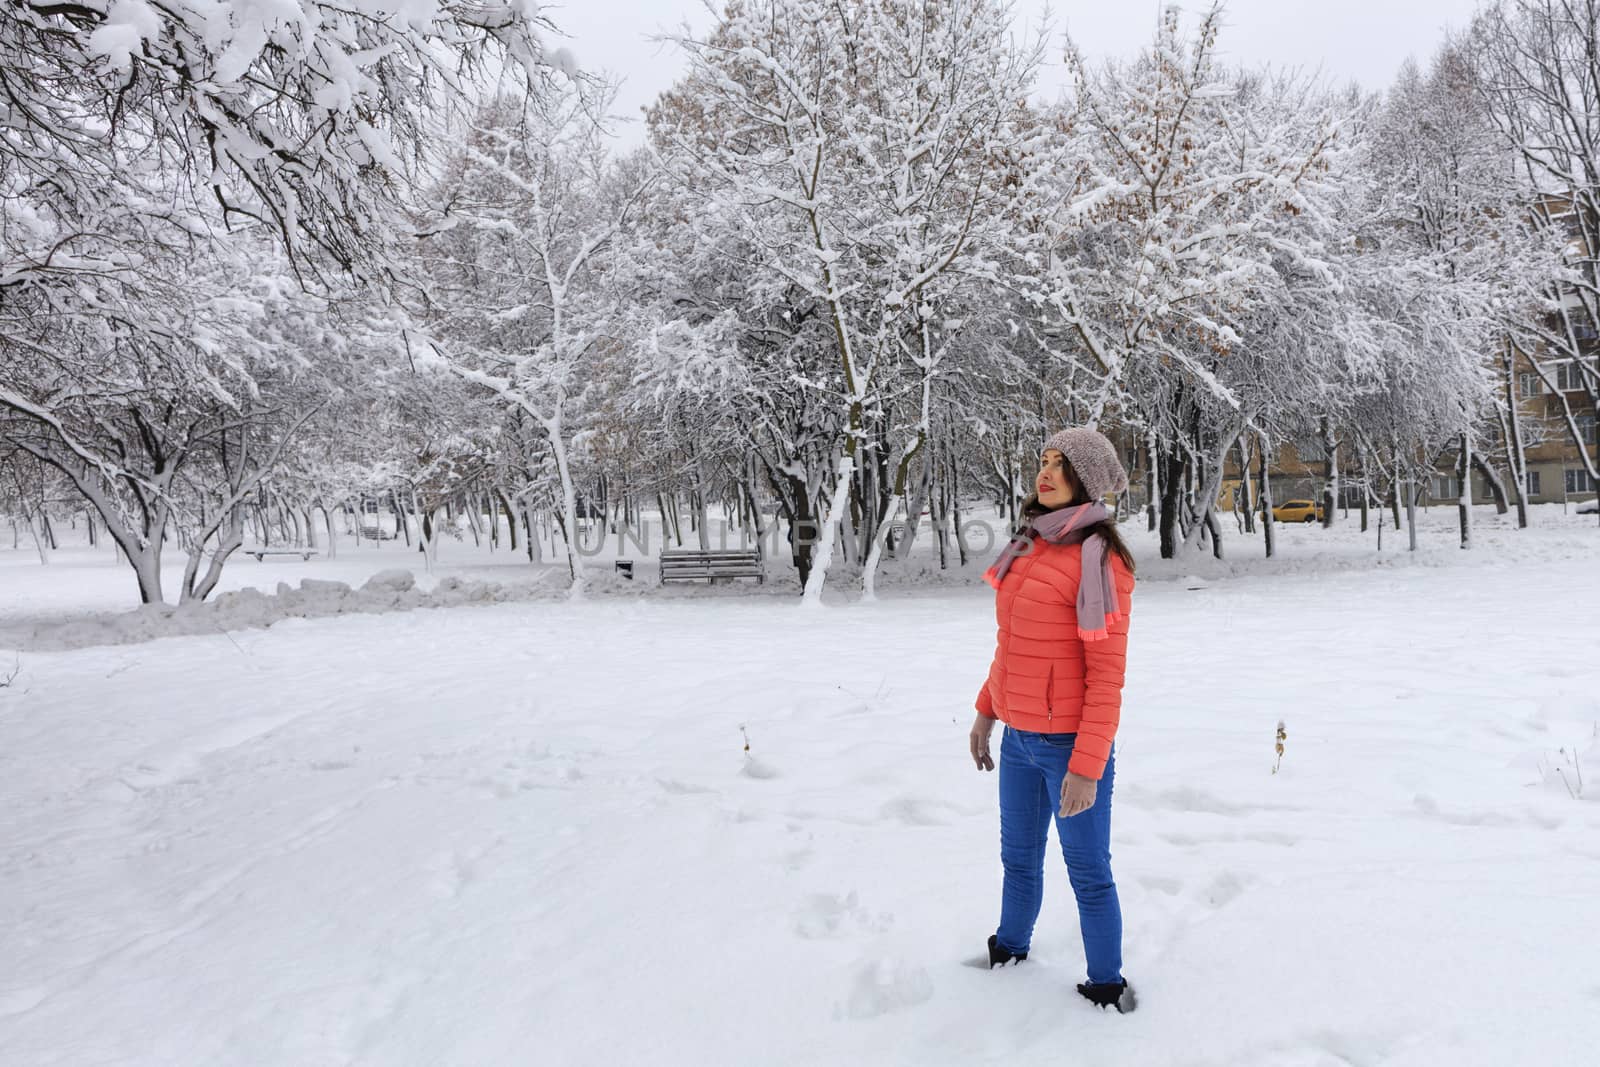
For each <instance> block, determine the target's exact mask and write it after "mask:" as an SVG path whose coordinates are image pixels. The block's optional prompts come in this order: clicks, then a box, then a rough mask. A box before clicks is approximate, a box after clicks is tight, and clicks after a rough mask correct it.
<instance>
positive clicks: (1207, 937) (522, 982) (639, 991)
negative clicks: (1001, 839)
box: [0, 510, 1600, 1067]
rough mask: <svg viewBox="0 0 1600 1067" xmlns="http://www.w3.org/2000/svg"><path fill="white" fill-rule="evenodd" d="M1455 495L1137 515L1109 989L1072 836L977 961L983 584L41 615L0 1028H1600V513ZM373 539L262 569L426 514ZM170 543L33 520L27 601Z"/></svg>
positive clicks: (61, 1050) (575, 1042)
mask: <svg viewBox="0 0 1600 1067" xmlns="http://www.w3.org/2000/svg"><path fill="white" fill-rule="evenodd" d="M1450 519H1451V516H1450V515H1449V514H1448V513H1447V512H1445V511H1442V510H1441V511H1435V512H1434V513H1433V514H1432V515H1431V516H1430V517H1429V525H1428V527H1427V529H1426V530H1425V533H1426V535H1427V544H1428V548H1427V551H1426V552H1424V553H1422V554H1421V556H1420V558H1411V557H1409V556H1408V555H1407V554H1406V553H1404V552H1403V551H1399V550H1400V549H1402V548H1403V540H1402V539H1399V538H1395V537H1394V535H1393V534H1392V532H1391V533H1388V534H1386V535H1385V536H1386V548H1385V553H1384V559H1385V562H1384V563H1382V564H1379V563H1377V562H1376V557H1375V554H1374V553H1373V552H1372V546H1371V542H1370V535H1368V538H1367V539H1363V538H1361V537H1360V535H1358V534H1357V533H1355V532H1354V530H1353V524H1351V525H1350V526H1347V527H1342V528H1340V529H1336V530H1335V531H1332V532H1328V531H1321V530H1287V531H1285V532H1284V533H1285V536H1284V556H1283V558H1282V560H1280V561H1278V562H1275V563H1273V564H1271V565H1266V564H1263V563H1262V562H1261V561H1259V560H1254V561H1253V562H1252V560H1253V557H1255V556H1258V555H1259V546H1258V545H1257V544H1256V543H1254V542H1253V541H1252V542H1249V543H1246V542H1243V541H1240V540H1238V539H1235V540H1234V541H1233V542H1232V543H1231V545H1230V548H1231V549H1232V550H1233V554H1234V555H1235V556H1236V557H1238V559H1239V561H1240V562H1238V563H1235V564H1230V565H1228V566H1226V567H1224V566H1219V565H1217V564H1215V563H1212V562H1204V561H1194V560H1191V561H1187V562H1186V563H1184V564H1182V565H1174V564H1164V563H1161V562H1160V561H1155V560H1152V559H1151V557H1152V556H1153V554H1154V553H1153V552H1152V551H1151V546H1150V544H1149V542H1148V541H1147V540H1144V539H1141V540H1140V542H1139V546H1138V548H1139V551H1140V554H1141V558H1142V559H1144V560H1146V561H1147V562H1146V563H1145V565H1144V573H1145V577H1144V580H1143V582H1142V584H1141V586H1140V589H1139V592H1138V594H1137V596H1136V602H1135V614H1134V624H1133V626H1134V628H1133V635H1132V646H1131V653H1130V665H1129V683H1128V688H1127V692H1126V694H1125V712H1124V727H1123V731H1122V735H1121V739H1120V741H1119V745H1120V748H1119V757H1118V782H1117V795H1116V804H1115V811H1116V816H1115V831H1114V833H1115V850H1116V861H1115V865H1116V869H1117V872H1118V878H1119V883H1120V888H1121V891H1122V900H1123V910H1124V914H1125V919H1126V955H1127V973H1128V975H1129V976H1130V977H1131V978H1132V980H1133V981H1134V983H1135V984H1136V985H1137V986H1138V988H1139V991H1140V994H1141V1008H1140V1011H1139V1012H1138V1013H1137V1014H1135V1015H1131V1016H1126V1017H1118V1016H1114V1015H1113V1016H1105V1015H1102V1014H1100V1013H1098V1012H1096V1011H1095V1010H1094V1009H1093V1008H1091V1007H1089V1006H1088V1005H1087V1004H1085V1003H1083V1002H1082V1001H1080V1000H1079V998H1077V997H1076V995H1075V994H1074V993H1073V991H1072V985H1073V983H1074V982H1075V981H1077V980H1080V979H1081V970H1082V957H1081V947H1080V945H1079V941H1078V934H1077V930H1076V922H1075V916H1074V913H1073V909H1072V906H1071V897H1070V890H1069V888H1068V886H1067V883H1066V878H1065V872H1064V870H1063V869H1062V868H1061V866H1060V864H1059V862H1054V863H1053V864H1052V865H1051V867H1050V868H1049V873H1048V882H1049V885H1048V895H1047V899H1046V904H1045V910H1044V914H1043V916H1042V917H1041V923H1040V929H1039V932H1038V935H1037V936H1036V939H1035V942H1034V948H1033V954H1032V958H1031V959H1030V960H1029V962H1028V963H1027V964H1026V965H1024V966H1022V967H1019V968H1015V969H1008V970H1005V971H1000V972H989V971H986V970H981V969H977V968H973V967H970V966H967V965H966V963H965V961H968V960H970V959H972V958H973V957H974V956H976V955H977V954H978V953H979V952H980V951H981V950H982V947H983V941H984V938H985V937H986V936H987V935H988V934H989V933H990V932H992V930H993V928H994V922H995V919H996V917H997V909H998V893H999V881H1000V872H999V859H998V828H997V816H996V811H995V796H994V789H995V780H994V778H993V777H992V776H986V775H980V774H979V773H977V772H976V771H974V770H973V769H972V767H971V763H970V760H969V759H968V758H967V755H966V732H967V728H968V726H969V725H970V722H971V716H972V713H971V700H972V697H973V695H974V693H975V692H976V689H977V686H978V684H979V682H980V680H981V678H982V677H983V673H984V669H985V667H986V665H987V661H988V657H989V654H990V652H991V650H992V647H993V646H992V642H993V620H992V615H991V611H992V607H991V604H992V600H991V596H992V595H991V594H989V592H988V590H987V589H985V588H983V587H981V586H973V585H970V584H969V585H966V586H937V585H929V586H928V587H926V588H917V589H914V590H913V589H907V588H905V587H904V585H902V586H900V587H895V586H894V585H893V584H892V583H888V584H890V587H889V588H888V589H886V591H885V592H884V594H883V597H882V599H881V600H880V602H878V603H876V604H871V605H861V604H855V603H851V602H849V598H848V597H847V596H846V595H844V594H842V593H841V594H840V595H838V596H836V597H835V600H834V606H833V607H832V608H830V610H826V611H822V612H805V611H802V610H800V608H799V607H798V605H797V604H796V603H795V602H794V600H795V598H794V597H793V594H792V590H786V589H783V588H781V583H769V585H768V586H767V587H765V588H763V589H759V590H757V589H754V588H750V587H739V588H738V589H735V588H734V587H725V588H719V589H717V590H715V591H706V592H704V593H699V592H696V591H689V590H680V591H678V592H675V593H674V594H673V595H671V596H666V597H661V596H658V595H656V594H655V593H654V592H653V591H652V590H651V588H650V586H649V584H648V583H644V584H642V585H638V584H636V585H635V586H634V587H632V588H630V589H627V590H624V591H616V590H613V588H612V587H611V586H609V585H608V586H607V587H606V588H604V589H602V590H600V591H599V592H598V594H597V595H595V596H592V597H591V598H590V599H588V600H587V601H585V602H581V603H567V602H565V601H562V600H529V601H525V602H520V603H503V604H497V605H490V606H479V607H462V608H448V609H442V610H434V611H412V612H406V613H393V614H355V615H343V616H339V617H334V618H319V619H296V618H291V619H288V620H287V621H283V622H279V623H277V624H276V625H273V626H271V627H270V628H269V629H248V630H239V631H233V632H228V633H223V632H218V633H214V634H206V635H197V636H184V637H171V638H164V639H160V640H151V641H145V642H142V643H137V644H126V645H117V646H96V647H86V648H81V649H77V650H73V651H47V650H40V649H37V648H33V647H31V646H30V647H29V648H28V649H27V650H24V651H22V652H20V653H18V654H15V655H16V662H17V663H19V664H20V667H19V669H18V672H17V674H16V676H15V678H14V679H13V680H12V681H11V683H10V685H9V686H7V687H4V688H0V903H3V904H4V907H5V913H6V917H5V920H4V922H3V923H0V1064H4V1065H5V1067H49V1065H63V1067H67V1065H70V1067H85V1065H92V1064H148V1065H162V1067H171V1065H179V1064H181V1065H189V1064H194V1065H205V1067H223V1065H235V1064H238V1065H245V1064H249V1065H266V1064H272V1065H279V1064H282V1065H295V1067H305V1065H323V1064H362V1065H389V1064H395V1065H419V1067H420V1065H430V1067H431V1065H441V1064H452V1065H453V1064H462V1065H473V1067H485V1065H499V1064H508V1065H509V1064H516V1065H521V1064H534V1063H536V1064H541V1065H543V1064H552V1065H554V1064H591V1063H592V1064H618V1063H622V1064H655V1063H662V1064H677V1063H684V1064H708V1063H715V1064H721V1063H739V1064H745V1063H750V1064H756V1063H759V1064H817V1063H862V1064H884V1063H907V1064H910V1063H916V1064H942V1063H950V1064H970V1063H981V1062H1002V1061H1004V1062H1016V1061H1017V1060H1018V1059H1019V1058H1020V1057H1028V1058H1038V1057H1048V1058H1050V1059H1052V1060H1058V1059H1069V1058H1070V1059H1071V1060H1073V1061H1075V1062H1082V1063H1098V1064H1140V1065H1145V1064H1156V1065H1166V1064H1196V1065H1198V1064H1215V1065H1219V1067H1220V1065H1229V1067H1233V1065H1262V1067H1269V1065H1270V1067H1279V1065H1288V1067H1319V1065H1323V1064H1328V1065H1333V1064H1363V1065H1376V1064H1385V1065H1400V1064H1414V1065H1429V1067H1432V1065H1441V1064H1449V1065H1452V1067H1454V1065H1468V1064H1495V1065H1497V1067H1498V1065H1505V1064H1522V1063H1528V1064H1534V1063H1539V1064H1545V1063H1548V1064H1582V1063H1589V1062H1594V1060H1595V1057H1596V1055H1597V1050H1600V949H1597V945H1596V939H1595V933H1594V916H1595V909H1596V904H1597V901H1600V803H1597V800H1600V736H1597V733H1596V731H1597V729H1600V726H1597V724H1600V662H1597V659H1596V651H1595V650H1596V647H1597V644H1600V567H1597V566H1596V564H1597V563H1600V533H1597V532H1596V530H1595V529H1594V527H1593V526H1592V525H1590V524H1591V523H1592V522H1593V516H1589V517H1587V518H1584V519H1580V518H1578V517H1577V516H1571V517H1568V518H1566V519H1563V518H1562V517H1561V516H1560V515H1559V511H1555V512H1553V513H1544V512H1541V514H1540V515H1539V516H1538V520H1537V521H1538V522H1539V524H1540V525H1539V527H1538V528H1536V529H1534V530H1531V531H1523V532H1516V531H1511V530H1508V529H1505V528H1504V527H1503V525H1502V524H1499V523H1497V522H1495V521H1494V520H1490V519H1488V518H1487V517H1485V518H1484V519H1483V520H1482V521H1481V522H1480V529H1479V547H1478V549H1476V550H1475V551H1474V552H1471V553H1462V552H1460V551H1459V550H1457V549H1455V548H1454V545H1453V541H1452V540H1451V539H1450V533H1449V528H1448V524H1449V521H1450ZM384 553H388V554H387V555H385V554H384ZM373 555H374V556H379V557H382V558H376V559H367V558H366V557H364V556H361V555H359V554H357V553H354V552H343V553H341V558H340V560H338V561H313V562H312V563H310V564H302V563H301V562H300V561H298V560H295V561H293V563H291V564H284V563H265V564H257V563H256V562H255V561H254V560H246V561H242V562H240V563H239V564H237V565H235V566H233V567H230V573H229V579H228V581H229V582H231V583H233V584H232V585H231V586H230V588H238V587H240V586H241V585H242V584H244V582H245V581H246V580H247V579H249V578H250V577H251V575H252V573H260V574H261V575H262V576H263V577H265V578H267V580H268V581H269V582H270V583H274V584H275V583H276V582H277V581H278V580H285V581H289V582H291V583H292V582H294V581H297V580H298V579H299V578H302V577H307V576H309V577H314V578H338V579H340V580H345V581H349V582H351V583H352V584H359V583H360V582H361V581H362V580H364V578H365V576H367V575H369V574H371V573H373V572H375V571H377V570H379V569H382V568H384V567H392V566H395V565H396V564H397V563H399V562H400V559H401V557H403V556H404V553H403V551H401V552H394V551H393V549H392V546H391V547H386V548H385V549H383V550H379V551H377V552H375V553H373ZM501 558H502V560H503V561H504V562H501V563H494V562H493V561H485V560H482V559H477V558H473V557H469V555H468V554H467V552H466V550H464V549H463V550H460V551H459V554H458V555H456V556H454V557H453V556H452V555H451V553H450V551H449V550H448V549H447V551H446V554H445V557H444V558H443V559H442V560H441V566H440V568H439V571H438V572H437V573H436V575H435V576H434V580H437V579H438V578H439V577H441V576H443V577H448V576H450V575H451V574H456V575H457V576H463V575H467V573H468V571H469V570H470V572H471V576H478V577H484V576H486V575H487V573H488V571H489V570H490V569H493V568H505V569H506V575H507V576H508V577H509V575H510V573H511V572H512V570H513V569H514V565H513V564H511V563H510V562H509V558H508V557H506V556H505V554H503V553H502V557H501ZM1416 564H1424V565H1416ZM402 565H403V564H402ZM523 567H524V568H525V567H526V565H525V564H524V565H523ZM452 568H459V569H460V570H459V571H456V570H452ZM47 572H48V573H47ZM969 580H970V576H969ZM424 584H425V585H426V584H431V583H430V581H429V580H426V579H425V580H424ZM775 586H777V588H775ZM132 590H133V585H132V580H131V577H130V576H129V575H128V574H127V573H126V571H125V569H121V568H116V567H113V566H111V565H110V564H109V563H108V562H107V561H106V560H105V559H103V558H100V559H95V558H91V557H89V556H87V555H84V556H78V557H74V556H73V554H72V553H70V552H69V553H63V554H62V556H61V557H58V559H57V561H56V562H55V563H52V564H51V565H50V567H40V566H39V565H38V564H37V562H36V560H34V561H31V562H30V560H29V557H28V556H27V554H26V553H25V552H18V553H10V554H4V553H0V626H4V625H6V624H8V623H9V625H11V627H12V630H11V631H10V632H11V633H13V634H24V635H30V634H36V633H37V632H38V631H39V627H40V625H41V622H42V620H46V619H47V618H53V619H54V620H55V621H56V622H60V621H61V620H62V619H69V618H72V617H75V616H76V615H78V614H81V613H83V612H88V611H100V610H113V609H117V608H119V607H123V606H125V605H126V604H127V603H128V602H129V600H130V599H131V596H132ZM623 592H626V595H622V593H623ZM18 644H21V642H14V643H13V647H15V646H16V645H18ZM4 649H5V644H4V641H3V639H0V680H4V679H5V677H6V676H7V675H8V674H9V673H10V672H11V670H12V667H11V663H12V662H13V653H9V652H5V651H4ZM1279 719H1282V720H1283V721H1284V723H1285V725H1286V728H1287V732H1288V740H1287V746H1286V747H1287V751H1286V754H1285V756H1284V759H1283V764H1282V769H1281V771H1280V772H1279V773H1278V774H1276V775H1274V774H1272V773H1270V772H1271V769H1272V763H1273V758H1274V757H1273V751H1272V747H1273V732H1274V728H1275V726H1276V725H1277V723H1278V721H1279ZM747 738H748V743H749V751H748V752H746V750H745V744H746V739H747ZM1580 771H1581V773H1582V775H1583V779H1584V785H1583V789H1582V792H1581V795H1577V796H1575V795H1574V793H1576V792H1578V781H1577V776H1578V774H1579V772H1580Z"/></svg>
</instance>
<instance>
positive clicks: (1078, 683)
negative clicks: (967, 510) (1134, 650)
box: [977, 540, 1133, 781]
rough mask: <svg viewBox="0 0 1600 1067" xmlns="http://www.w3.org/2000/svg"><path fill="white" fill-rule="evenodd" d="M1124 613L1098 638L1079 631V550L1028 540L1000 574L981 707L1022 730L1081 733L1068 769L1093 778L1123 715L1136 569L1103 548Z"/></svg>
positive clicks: (984, 712) (1102, 768) (1097, 775)
mask: <svg viewBox="0 0 1600 1067" xmlns="http://www.w3.org/2000/svg"><path fill="white" fill-rule="evenodd" d="M1107 555H1108V556H1109V558H1110V560H1111V574H1112V576H1113V579H1114V580H1115V582H1116V586H1117V600H1118V601H1119V606H1120V610H1121V617H1120V618H1118V619H1117V620H1116V621H1114V622H1109V623H1108V625H1107V636H1106V638H1105V639H1104V640H1099V641H1084V640H1083V639H1082V638H1080V637H1079V636H1078V613H1077V610H1076V604H1077V602H1078V579H1079V576H1080V575H1081V574H1082V573H1083V546H1082V545H1081V544H1077V545H1057V544H1051V543H1050V542H1048V541H1044V540H1038V541H1035V542H1034V545H1033V550H1032V551H1031V552H1029V553H1027V554H1026V555H1022V556H1018V557H1017V558H1016V559H1015V560H1013V561H1012V563H1011V568H1010V569H1009V570H1008V571H1006V576H1005V577H1004V578H1003V579H1001V582H1000V588H999V591H998V592H997V593H996V594H995V604H994V613H995V618H996V620H997V621H998V622H999V624H1000V635H999V641H998V644H997V646H996V648H995V651H994V662H993V663H992V664H990V666H989V678H988V680H987V681H986V682H984V684H983V688H982V689H981V690H979V691H978V701H977V708H978V713H979V714H981V715H986V716H988V717H989V718H991V719H999V720H1000V721H1001V722H1004V723H1008V724H1010V725H1011V726H1014V727H1016V728H1017V729H1019V730H1032V731H1033V732H1035V733H1042V734H1071V733H1075V734H1077V735H1078V738H1077V741H1076V742H1075V743H1074V744H1073V746H1072V758H1071V760H1069V761H1068V763H1067V770H1068V771H1070V772H1071V773H1073V774H1081V775H1083V776H1084V777H1085V778H1093V779H1095V780H1097V781H1098V780H1099V778H1100V775H1101V774H1102V773H1104V771H1105V768H1106V760H1107V759H1109V758H1110V756H1111V742H1112V741H1113V740H1114V739H1115V738H1116V736H1117V722H1118V720H1119V719H1120V718H1121V717H1122V680H1123V673H1124V667H1125V665H1126V661H1127V655H1128V618H1129V615H1130V614H1131V613H1132V611H1133V575H1132V574H1131V573H1130V572H1129V571H1128V567H1127V564H1125V563H1123V562H1122V559H1121V558H1120V557H1119V556H1117V554H1116V553H1114V552H1111V551H1110V550H1109V549H1108V550H1107Z"/></svg>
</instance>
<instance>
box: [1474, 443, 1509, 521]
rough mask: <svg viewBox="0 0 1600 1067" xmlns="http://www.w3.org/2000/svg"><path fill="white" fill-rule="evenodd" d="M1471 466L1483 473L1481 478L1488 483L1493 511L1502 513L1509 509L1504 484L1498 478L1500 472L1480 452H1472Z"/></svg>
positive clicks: (1497, 513)
mask: <svg viewBox="0 0 1600 1067" xmlns="http://www.w3.org/2000/svg"><path fill="white" fill-rule="evenodd" d="M1472 466H1473V468H1474V469H1476V470H1477V471H1478V472H1479V473H1481V474H1482V475H1483V480H1484V481H1486V482H1488V483H1489V493H1490V495H1492V496H1493V497H1494V513H1495V514H1496V515H1504V514H1505V513H1506V512H1508V511H1510V510H1511V505H1510V504H1509V503H1508V502H1507V500H1506V486H1505V482H1504V481H1502V480H1501V478H1500V472H1499V471H1497V470H1495V469H1494V468H1493V467H1492V466H1490V465H1489V462H1488V460H1486V459H1485V458H1484V456H1483V453H1482V452H1474V453H1473V454H1472Z"/></svg>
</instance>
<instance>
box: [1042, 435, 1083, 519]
mask: <svg viewBox="0 0 1600 1067" xmlns="http://www.w3.org/2000/svg"><path fill="white" fill-rule="evenodd" d="M1033 488H1034V491H1035V492H1037V493H1038V494H1039V503H1041V504H1043V505H1044V506H1045V507H1047V508H1050V509H1052V510H1054V509H1055V508H1061V507H1066V506H1067V505H1068V504H1070V503H1072V502H1073V501H1074V500H1076V499H1078V497H1079V495H1080V494H1081V493H1082V488H1081V487H1080V486H1079V485H1078V476H1077V475H1075V474H1073V473H1072V468H1071V467H1069V466H1068V465H1067V457H1066V456H1063V455H1062V454H1061V453H1060V452H1059V451H1057V450H1056V449H1054V448H1047V449H1045V450H1044V455H1042V456H1040V457H1039V474H1038V475H1037V476H1036V477H1035V478H1034V479H1033Z"/></svg>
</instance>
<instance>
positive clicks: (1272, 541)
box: [1256, 434, 1278, 559]
mask: <svg viewBox="0 0 1600 1067" xmlns="http://www.w3.org/2000/svg"><path fill="white" fill-rule="evenodd" d="M1256 457H1257V461H1258V462H1259V464H1260V473H1259V475H1258V477H1259V478H1260V483H1259V484H1260V489H1259V491H1258V492H1257V494H1256V495H1257V497H1258V499H1260V501H1261V536H1262V540H1263V541H1264V542H1265V545H1266V553H1267V558H1268V559H1271V558H1272V557H1273V556H1274V555H1275V554H1277V551H1278V536H1277V526H1278V523H1277V520H1276V519H1274V518H1273V517H1272V474H1271V466H1272V448H1271V446H1270V445H1268V444H1267V435H1266V434H1257V438H1256Z"/></svg>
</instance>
